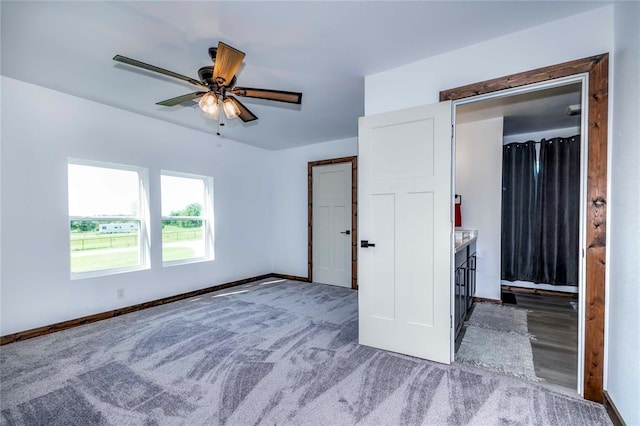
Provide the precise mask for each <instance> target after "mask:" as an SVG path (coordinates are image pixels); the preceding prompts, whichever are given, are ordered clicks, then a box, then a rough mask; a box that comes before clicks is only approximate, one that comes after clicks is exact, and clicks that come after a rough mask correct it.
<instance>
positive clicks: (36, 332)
mask: <svg viewBox="0 0 640 426" xmlns="http://www.w3.org/2000/svg"><path fill="white" fill-rule="evenodd" d="M265 278H283V279H286V280H294V281H305V282H308V281H309V280H308V279H307V278H305V277H296V276H293V275H284V274H273V273H272V274H264V275H258V276H255V277H250V278H245V279H242V280H237V281H231V282H228V283H224V284H218V285H214V286H211V287H206V288H202V289H200V290H193V291H189V292H187V293H182V294H177V295H175V296H169V297H164V298H162V299H156V300H151V301H149V302H144V303H139V304H137V305H132V306H126V307H124V308H119V309H114V310H112V311H107V312H101V313H99V314H94V315H88V316H86V317H82V318H76V319H72V320H69V321H63V322H59V323H56V324H51V325H45V326H42V327H37V328H32V329H31V330H25V331H20V332H18V333H13V334H7V335H6V336H1V337H0V346H2V345H6V344H8V343H14V342H18V341H20V340H26V339H31V338H33V337H38V336H43V335H45V334H49V333H55V332H56V331H61V330H66V329H68V328H73V327H78V326H80V325H85V324H90V323H92V322H97V321H102V320H104V319H107V318H113V317H117V316H119V315H124V314H128V313H130V312H135V311H140V310H142V309H146V308H151V307H154V306H159V305H164V304H166V303H171V302H176V301H178V300H182V299H188V298H190V297H194V296H199V295H201V294H206V293H212V292H214V291H218V290H224V289H225V288H230V287H235V286H239V285H242V284H247V283H250V282H254V281H258V280H262V279H265Z"/></svg>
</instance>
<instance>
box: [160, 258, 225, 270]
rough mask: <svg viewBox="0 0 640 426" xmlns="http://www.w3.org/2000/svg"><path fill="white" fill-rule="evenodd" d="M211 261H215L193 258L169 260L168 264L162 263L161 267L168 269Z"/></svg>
mask: <svg viewBox="0 0 640 426" xmlns="http://www.w3.org/2000/svg"><path fill="white" fill-rule="evenodd" d="M213 260H215V259H214V258H213V257H193V258H190V259H181V260H170V261H168V262H162V267H163V268H168V267H171V266H179V265H189V264H191V263H202V262H211V261H213Z"/></svg>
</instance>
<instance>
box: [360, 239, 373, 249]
mask: <svg viewBox="0 0 640 426" xmlns="http://www.w3.org/2000/svg"><path fill="white" fill-rule="evenodd" d="M375 246H376V245H375V244H374V243H370V242H369V240H360V247H362V248H367V247H375Z"/></svg>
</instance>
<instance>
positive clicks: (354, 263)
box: [307, 155, 358, 290]
mask: <svg viewBox="0 0 640 426" xmlns="http://www.w3.org/2000/svg"><path fill="white" fill-rule="evenodd" d="M339 163H351V288H352V289H354V290H357V289H358V245H357V244H358V243H357V241H358V157H357V156H355V155H354V156H351V157H340V158H330V159H328V160H318V161H309V162H308V163H307V187H308V195H307V207H308V220H309V222H308V228H307V229H308V232H307V241H308V244H307V246H308V249H307V250H308V260H307V279H308V280H309V282H313V168H314V167H316V166H327V165H330V164H339Z"/></svg>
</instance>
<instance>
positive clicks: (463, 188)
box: [454, 74, 588, 394]
mask: <svg viewBox="0 0 640 426" xmlns="http://www.w3.org/2000/svg"><path fill="white" fill-rule="evenodd" d="M586 91H587V75H586V74H579V75H575V76H570V77H565V78H561V79H556V80H549V81H545V82H541V83H536V84H531V85H527V86H522V87H519V88H516V89H508V90H504V91H501V92H494V93H491V94H488V95H482V96H476V97H473V98H466V99H462V100H458V101H455V102H454V123H455V129H454V131H455V143H454V153H455V156H454V158H455V164H454V187H455V194H456V196H460V198H461V200H462V201H461V202H460V203H459V205H458V206H456V210H457V213H458V214H457V215H456V221H457V222H458V223H457V224H456V225H460V226H457V227H456V229H458V230H463V231H477V235H478V238H477V240H476V241H475V242H474V245H472V246H470V248H469V249H467V253H468V258H467V260H466V263H463V262H458V261H457V260H458V259H457V257H458V254H457V253H456V265H457V264H458V263H460V265H461V267H463V268H466V272H465V273H466V275H467V276H471V274H470V272H473V274H472V275H473V281H472V282H471V281H470V282H469V283H468V284H467V285H471V284H473V287H474V288H473V296H474V299H473V300H475V301H476V303H475V304H473V305H472V306H471V305H470V304H469V302H468V301H467V304H469V309H468V310H467V311H466V312H465V311H463V310H462V311H461V309H458V315H461V320H460V321H461V324H460V327H459V330H460V331H459V333H457V336H456V341H455V360H456V361H457V362H468V363H471V364H474V365H478V366H484V367H487V368H490V369H493V370H497V371H502V372H504V373H507V374H512V375H515V376H518V377H523V378H526V379H529V380H534V381H540V382H543V383H545V384H547V385H551V386H559V387H562V388H565V389H570V390H572V391H575V392H577V393H579V394H582V383H583V373H582V372H583V369H584V368H583V366H584V357H583V355H582V354H583V352H584V338H583V336H584V332H583V330H584V320H583V318H584V291H585V262H584V256H583V253H584V244H585V238H586V235H585V234H586V232H585V223H586V209H585V206H586V188H587V152H588V150H587V146H588V145H587V138H588V135H587V119H586V116H587V114H582V111H586V108H587V96H586ZM472 252H473V253H472ZM457 272H458V271H457V270H456V273H457ZM454 276H456V275H454ZM456 279H457V278H456ZM466 291H467V292H468V290H466ZM456 294H457V293H456V291H455V290H454V299H457V295H456ZM454 303H456V302H455V301H454ZM455 306H456V307H457V306H458V305H457V304H455ZM460 312H461V314H460ZM497 348H500V349H499V350H498V349H497Z"/></svg>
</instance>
